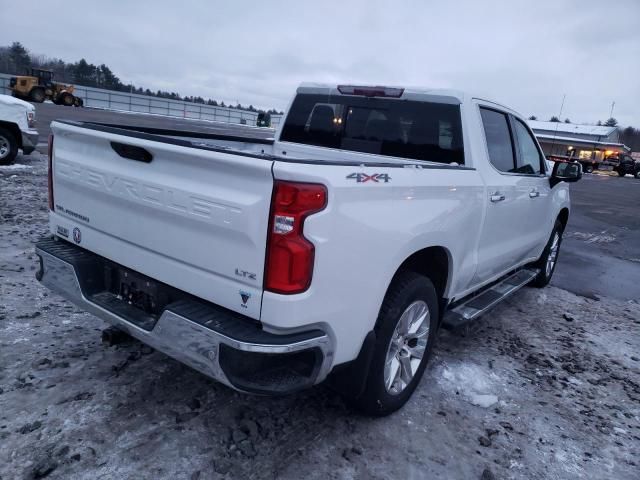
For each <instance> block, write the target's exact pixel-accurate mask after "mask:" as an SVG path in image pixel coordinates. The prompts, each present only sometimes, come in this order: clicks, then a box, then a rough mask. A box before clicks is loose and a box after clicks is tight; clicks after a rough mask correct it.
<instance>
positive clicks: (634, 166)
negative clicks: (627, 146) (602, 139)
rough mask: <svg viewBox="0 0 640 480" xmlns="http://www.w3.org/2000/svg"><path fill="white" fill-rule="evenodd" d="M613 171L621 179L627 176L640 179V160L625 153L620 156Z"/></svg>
mask: <svg viewBox="0 0 640 480" xmlns="http://www.w3.org/2000/svg"><path fill="white" fill-rule="evenodd" d="M613 170H614V171H615V172H617V173H618V175H620V176H621V177H624V176H625V175H633V176H634V177H636V178H638V179H640V160H636V159H635V158H633V157H632V156H631V155H628V154H626V153H623V154H621V155H618V157H617V164H616V166H615V167H613Z"/></svg>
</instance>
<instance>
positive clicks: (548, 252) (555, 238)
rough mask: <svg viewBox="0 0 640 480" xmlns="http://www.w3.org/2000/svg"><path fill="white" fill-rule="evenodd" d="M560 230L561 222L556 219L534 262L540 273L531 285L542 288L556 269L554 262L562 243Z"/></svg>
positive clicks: (556, 259) (561, 229)
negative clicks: (538, 257) (545, 243)
mask: <svg viewBox="0 0 640 480" xmlns="http://www.w3.org/2000/svg"><path fill="white" fill-rule="evenodd" d="M562 232H563V227H562V223H560V221H558V220H556V224H555V225H554V227H553V231H552V232H551V237H550V238H549V242H547V246H546V247H544V251H543V252H542V256H541V257H540V259H539V260H538V261H537V262H536V264H535V266H536V267H537V268H539V269H540V273H538V275H537V276H536V277H535V278H534V279H533V280H532V281H531V286H533V287H538V288H542V287H546V286H547V285H548V284H549V282H550V281H551V277H552V276H553V272H554V271H555V269H556V264H557V263H558V254H559V253H560V244H561V243H562Z"/></svg>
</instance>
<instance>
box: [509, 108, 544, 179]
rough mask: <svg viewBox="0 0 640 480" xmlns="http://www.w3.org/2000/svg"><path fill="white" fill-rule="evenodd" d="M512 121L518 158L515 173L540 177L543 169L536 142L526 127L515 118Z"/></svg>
mask: <svg viewBox="0 0 640 480" xmlns="http://www.w3.org/2000/svg"><path fill="white" fill-rule="evenodd" d="M514 120H515V122H514V123H515V131H516V138H517V140H518V142H517V145H518V158H517V164H516V169H515V173H524V174H528V175H540V173H542V172H543V171H544V170H542V169H543V168H544V167H543V163H542V156H541V154H540V151H539V150H538V147H537V146H536V142H535V140H534V139H533V137H532V136H531V133H530V132H529V129H528V128H527V126H526V125H525V124H524V123H522V122H521V121H520V120H518V119H517V118H516V119H514Z"/></svg>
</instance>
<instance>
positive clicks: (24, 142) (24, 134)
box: [0, 95, 38, 165]
mask: <svg viewBox="0 0 640 480" xmlns="http://www.w3.org/2000/svg"><path fill="white" fill-rule="evenodd" d="M35 125H36V108H35V107H34V106H33V105H31V104H30V103H29V102H25V101H23V100H19V99H17V98H13V97H11V96H9V95H0V165H9V164H11V163H13V161H14V160H15V158H16V155H17V154H18V149H22V152H23V153H24V154H25V155H29V154H30V153H31V152H33V150H35V148H36V145H37V144H38V131H37V130H36V129H35Z"/></svg>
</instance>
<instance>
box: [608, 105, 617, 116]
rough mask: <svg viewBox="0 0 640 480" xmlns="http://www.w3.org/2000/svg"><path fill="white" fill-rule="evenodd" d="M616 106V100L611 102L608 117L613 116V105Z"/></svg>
mask: <svg viewBox="0 0 640 480" xmlns="http://www.w3.org/2000/svg"><path fill="white" fill-rule="evenodd" d="M615 106H616V102H611V111H610V112H609V118H613V107H615Z"/></svg>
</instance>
